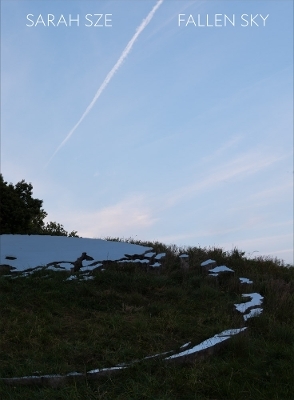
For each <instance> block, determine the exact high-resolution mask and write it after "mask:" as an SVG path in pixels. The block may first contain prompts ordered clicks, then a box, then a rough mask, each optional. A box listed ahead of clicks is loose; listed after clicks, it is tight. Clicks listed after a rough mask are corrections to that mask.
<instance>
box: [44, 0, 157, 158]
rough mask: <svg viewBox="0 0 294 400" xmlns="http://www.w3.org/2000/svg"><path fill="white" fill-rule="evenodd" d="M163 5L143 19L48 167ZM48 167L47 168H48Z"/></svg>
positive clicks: (155, 7)
mask: <svg viewBox="0 0 294 400" xmlns="http://www.w3.org/2000/svg"><path fill="white" fill-rule="evenodd" d="M162 3H163V0H158V1H157V3H156V4H155V6H154V7H153V8H152V10H151V11H150V13H149V14H148V15H147V17H146V18H145V19H143V21H142V22H141V24H140V25H139V27H138V28H137V30H136V33H135V34H134V36H133V37H132V39H131V40H130V41H129V43H128V44H127V46H126V47H125V49H124V50H123V52H122V54H121V56H120V57H119V59H118V60H117V62H116V63H115V65H114V66H113V67H112V69H111V70H110V71H109V72H108V74H107V75H106V78H105V79H104V81H103V82H102V84H101V86H100V87H99V89H98V91H97V93H96V94H95V96H94V98H93V100H92V101H91V103H90V104H89V105H88V107H87V108H86V110H85V112H84V113H83V115H82V116H81V118H80V119H79V120H78V122H77V123H76V124H75V126H74V127H73V128H72V129H71V130H70V132H69V133H68V134H67V136H66V137H65V139H64V140H63V141H62V142H61V143H60V145H59V146H58V147H57V149H56V150H55V152H54V153H53V155H52V156H51V158H50V159H49V161H48V163H47V165H48V164H49V163H50V162H51V161H52V159H53V158H54V156H55V155H56V154H57V153H58V151H59V150H60V149H61V148H62V147H63V146H64V145H65V143H66V142H67V141H68V140H69V139H70V137H71V136H72V134H73V133H74V132H75V130H76V129H77V128H78V126H79V125H80V124H81V122H82V121H83V120H84V118H85V117H86V116H87V114H88V113H89V112H90V110H91V109H92V108H93V106H94V104H95V103H96V101H97V100H98V99H99V97H100V96H101V94H102V93H103V91H104V89H105V88H106V86H107V85H108V84H109V82H110V81H111V79H112V78H113V76H114V74H115V73H116V72H117V71H118V69H119V68H120V67H121V65H122V64H123V62H124V60H125V59H126V57H127V56H128V54H129V53H130V51H131V50H132V47H133V45H134V44H135V42H136V40H137V39H138V37H139V35H140V34H141V33H142V32H143V30H144V29H145V28H146V26H147V25H148V24H149V22H150V21H151V20H152V18H153V16H154V14H155V12H156V11H157V9H158V7H159V6H160V5H161V4H162ZM47 165H46V166H47Z"/></svg>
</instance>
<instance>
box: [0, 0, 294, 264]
mask: <svg viewBox="0 0 294 400" xmlns="http://www.w3.org/2000/svg"><path fill="white" fill-rule="evenodd" d="M156 4H157V1H156V0H152V1H151V0H150V1H149V0H144V1H135V0H128V1H125V0H113V1H112V0H105V1H104V0H101V1H78V0H75V1H69V0H67V1H53V0H51V1H46V0H45V1H44V0H42V1H41V0H39V1H33V0H30V1H26V0H25V1H23V0H21V1H17V0H13V1H8V0H4V1H2V2H1V25H2V26H1V99H2V105H1V171H2V173H3V175H4V178H5V180H7V181H9V182H13V183H14V184H15V183H16V182H18V181H20V180H21V179H25V180H26V181H27V182H31V183H32V184H33V187H34V196H35V197H37V198H40V199H43V201H44V203H43V206H44V209H45V210H46V211H47V212H48V214H49V215H48V220H50V221H57V222H59V223H62V224H63V225H64V227H65V229H66V230H68V231H71V230H77V231H78V233H79V234H80V235H81V236H83V237H95V238H104V237H107V236H112V237H124V238H129V237H133V238H136V239H141V240H160V241H163V242H164V243H167V244H169V243H175V244H177V245H191V246H198V245H200V246H218V247H222V248H224V249H225V250H228V251H229V250H232V249H233V248H234V247H238V248H240V249H242V250H243V251H246V253H247V255H249V254H251V255H252V256H255V255H270V256H273V257H278V258H282V259H284V260H285V261H286V262H288V263H293V72H292V71H293V2H292V1H285V0H284V1H283V0H282V1H281V0H279V1H236V0H231V1H230V0H227V1H219V0H218V1H213V0H208V1H185V0H164V1H163V2H162V4H160V6H159V7H158V9H157V10H156V11H155V12H154V15H153V17H152V19H151V21H150V22H149V24H148V25H147V26H146V27H145V29H144V30H143V31H142V32H141V33H140V35H139V36H138V38H137V40H136V41H135V43H134V44H133V47H132V49H131V51H130V52H129V54H128V55H127V57H126V58H125V60H124V61H123V62H122V64H121V65H120V66H119V68H118V70H117V71H116V73H115V74H114V75H113V76H112V78H111V80H110V81H109V83H108V85H107V86H106V87H105V89H104V90H103V92H102V93H101V95H100V97H99V98H98V100H97V101H96V103H95V104H94V106H93V107H92V109H91V110H90V111H89V113H88V114H87V115H86V116H85V118H84V120H83V121H82V122H81V123H80V125H79V126H78V127H77V129H76V130H75V131H74V132H73V134H72V135H71V136H70V138H69V139H68V140H67V141H66V143H64V145H62V146H61V147H60V145H61V143H62V142H63V141H64V139H65V138H66V137H67V135H68V134H69V132H70V131H71V130H72V128H73V127H74V126H75V124H76V123H77V122H78V120H79V119H80V118H81V116H82V115H83V113H84V112H85V110H86V109H87V107H88V106H89V104H90V103H91V101H92V100H93V98H94V96H95V94H96V93H97V91H98V89H99V87H100V86H101V84H102V83H103V81H104V79H105V78H106V76H107V74H108V73H109V72H110V71H111V70H112V68H113V66H114V65H115V64H116V62H117V61H118V60H119V58H120V57H121V55H122V53H123V51H124V49H125V48H126V46H127V44H128V43H129V41H130V40H131V38H132V37H133V36H134V34H135V32H136V29H137V28H138V27H139V26H140V25H141V23H142V21H143V20H144V18H146V16H147V15H148V14H149V13H150V11H151V10H152V9H153V7H154V6H155V5H156ZM28 14H32V15H33V16H31V17H30V18H31V20H33V23H34V24H35V23H36V22H37V17H38V16H39V15H40V14H41V15H42V18H43V19H44V20H46V19H47V15H48V14H52V15H54V18H55V22H56V21H58V19H59V18H60V16H61V15H63V16H64V18H65V20H66V21H67V26H66V25H65V24H60V25H59V26H52V24H51V25H50V26H44V25H43V24H42V23H39V24H37V25H36V26H26V25H27V24H28V25H30V24H31V22H30V21H29V20H28V19H27V15H28ZM69 14H71V15H72V18H74V17H76V16H77V15H78V16H79V26H77V23H73V25H72V26H69V21H68V20H69ZM87 14H92V15H94V14H103V15H105V14H111V25H112V26H108V27H106V26H104V27H103V26H102V27H94V26H92V27H86V26H85V22H86V20H85V16H86V15H87ZM179 14H184V15H182V16H181V18H182V19H184V20H185V21H186V22H187V20H188V18H189V16H190V15H192V16H193V18H194V21H195V22H196V26H195V25H194V24H192V23H189V24H188V25H187V26H186V24H185V23H181V25H180V26H179V23H178V18H179ZM243 14H246V15H248V16H249V17H248V16H244V19H246V20H248V21H249V20H250V15H251V14H252V15H253V16H255V15H256V14H258V16H257V17H256V18H255V20H254V21H255V22H256V23H257V24H258V26H256V25H255V24H254V23H253V26H249V25H248V26H241V23H242V22H243V24H244V25H245V22H244V19H243V20H242V19H241V16H242V15H243ZM216 15H217V16H216ZM225 15H226V16H228V17H229V18H230V19H231V20H232V19H233V18H235V24H234V25H233V24H230V23H227V25H226V26H224V19H225V17H224V16H225ZM260 15H262V16H263V17H266V16H267V15H268V17H267V19H266V21H265V23H264V26H263V20H262V18H261V17H260ZM198 16H199V18H200V22H201V24H203V25H205V24H206V25H207V22H205V21H207V18H208V25H209V24H210V25H213V24H214V25H217V24H218V25H220V26H210V27H209V26H199V23H198V19H197V18H198ZM215 18H217V19H218V21H220V22H218V23H215ZM91 19H92V20H93V22H96V21H95V19H94V17H92V18H91ZM101 21H102V18H101ZM190 21H191V19H190ZM52 157H53V158H52ZM253 252H254V253H253Z"/></svg>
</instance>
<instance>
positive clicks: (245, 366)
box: [0, 239, 294, 400]
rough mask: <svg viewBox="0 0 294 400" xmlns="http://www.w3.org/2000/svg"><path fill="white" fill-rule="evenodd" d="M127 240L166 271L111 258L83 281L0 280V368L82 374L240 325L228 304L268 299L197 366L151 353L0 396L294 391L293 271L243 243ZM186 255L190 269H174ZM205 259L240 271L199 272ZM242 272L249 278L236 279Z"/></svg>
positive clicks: (291, 394)
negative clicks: (114, 370) (155, 255)
mask: <svg viewBox="0 0 294 400" xmlns="http://www.w3.org/2000/svg"><path fill="white" fill-rule="evenodd" d="M117 240H119V239H117ZM120 240H121V239H120ZM131 240H132V239H128V241H131ZM132 242H133V243H136V244H141V245H148V246H151V247H153V248H154V249H155V250H156V251H157V252H166V261H165V265H164V269H163V270H162V272H161V274H159V275H158V274H154V273H152V272H150V273H145V272H144V271H142V270H140V268H138V267H136V266H134V265H132V264H128V265H124V266H121V265H116V264H112V265H110V266H109V267H108V268H107V269H106V270H105V271H104V272H101V271H98V272H95V273H94V279H93V280H90V281H84V282H83V281H82V280H76V281H66V277H67V275H66V273H63V272H53V271H49V272H48V271H47V272H45V271H42V270H41V271H36V272H35V273H33V274H32V275H30V276H27V277H18V278H16V279H10V278H7V277H0V301H1V305H2V306H1V318H0V332H1V335H0V376H1V377H5V378H6V377H14V376H25V375H31V374H35V373H38V374H66V373H69V372H73V371H77V372H86V371H89V370H91V369H94V368H105V367H111V366H114V365H116V364H119V363H130V362H132V361H134V360H141V359H143V358H144V357H147V356H150V355H154V354H157V353H161V352H165V351H169V350H173V349H179V348H180V346H182V345H183V344H184V343H187V342H192V344H197V343H200V342H201V341H203V340H205V339H207V338H209V337H211V336H213V335H215V334H217V333H219V332H221V331H222V330H225V329H229V328H235V327H240V326H242V325H244V321H243V318H242V315H240V314H239V313H238V312H237V311H235V308H234V303H239V302H242V301H244V299H242V297H241V294H242V293H246V292H247V293H250V292H258V293H260V294H261V295H263V296H264V304H263V308H264V311H263V313H262V314H261V316H260V317H257V318H252V319H250V320H248V321H247V322H246V326H248V332H247V334H246V335H242V336H236V337H234V338H232V339H231V340H230V341H229V342H228V344H227V347H226V348H225V349H223V350H221V351H220V352H219V353H218V354H215V355H214V356H213V357H210V358H207V359H204V360H197V359H196V361H195V362H193V364H192V365H191V364H190V365H185V364H184V365H176V364H171V363H166V362H164V361H163V360H160V359H156V360H155V359H148V360H144V361H142V362H137V363H135V364H132V366H131V367H129V368H127V369H125V370H122V371H121V372H120V373H118V374H116V375H112V376H108V377H101V378H100V379H99V380H98V381H93V380H87V379H85V381H84V382H76V383H75V384H68V385H65V386H63V387H60V388H58V389H53V388H50V387H20V386H7V385H5V384H4V383H3V382H0V398H1V399H4V400H5V399H136V400H137V399H200V400H201V399H211V400H212V399H246V400H248V399H254V400H255V399H267V400H268V399H289V400H290V399H293V398H294V379H293V377H294V376H293V365H294V319H293V315H294V294H293V293H294V268H289V266H284V265H283V264H282V263H281V262H280V261H278V260H275V259H270V258H261V257H259V258H255V259H250V258H246V256H245V254H244V253H243V252H242V251H239V250H238V249H234V250H233V251H231V252H225V251H223V250H222V249H218V248H208V249H201V248H198V247H187V248H178V247H177V246H166V245H164V244H161V243H157V242H155V243H153V242H142V241H132ZM183 252H185V253H187V254H188V255H189V263H190V269H189V271H182V270H181V269H180V262H179V258H178V255H179V254H181V253H183ZM207 258H212V259H215V260H216V261H217V263H218V265H227V266H228V267H230V268H232V269H234V271H235V274H230V275H223V276H220V277H219V278H216V279H214V278H212V277H206V276H205V275H204V274H203V272H202V271H201V268H200V264H201V262H202V261H205V260H206V259H207ZM239 276H242V277H247V278H250V279H252V280H253V282H254V283H253V285H241V284H240V281H239V279H238V278H239Z"/></svg>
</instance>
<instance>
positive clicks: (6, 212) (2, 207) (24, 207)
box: [0, 174, 77, 237]
mask: <svg viewBox="0 0 294 400" xmlns="http://www.w3.org/2000/svg"><path fill="white" fill-rule="evenodd" d="M32 195H33V186H32V184H31V183H27V182H25V180H24V179H23V180H21V181H20V182H18V183H17V184H16V185H15V186H13V184H12V183H10V184H8V183H7V182H5V181H4V179H3V176H2V174H0V234H4V233H10V234H39V235H42V234H43V235H44V234H45V235H46V234H48V235H57V236H76V237H77V232H76V231H72V232H70V233H68V232H67V231H66V230H65V229H64V227H63V225H61V224H58V223H57V222H49V223H47V224H46V225H45V223H44V219H45V218H46V217H47V215H48V214H47V213H46V211H44V210H43V208H42V205H43V200H40V199H34V198H33V197H32Z"/></svg>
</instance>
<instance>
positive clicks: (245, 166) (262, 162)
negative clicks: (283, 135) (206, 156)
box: [166, 152, 284, 206]
mask: <svg viewBox="0 0 294 400" xmlns="http://www.w3.org/2000/svg"><path fill="white" fill-rule="evenodd" d="M283 158H284V156H276V155H264V154H262V153H259V152H248V153H246V154H242V155H239V156H238V157H235V158H234V159H232V160H230V161H229V162H227V163H225V164H223V165H221V166H219V165H217V166H216V167H215V168H214V169H213V170H212V171H211V172H209V173H208V174H207V175H206V176H205V177H204V178H202V179H200V180H199V181H197V182H196V183H192V184H190V185H187V186H184V187H181V188H178V189H177V190H176V191H174V192H173V193H171V194H170V195H169V196H168V200H167V203H166V204H167V206H174V205H175V204H177V203H179V202H180V201H182V200H183V199H185V198H187V197H191V196H195V195H196V194H198V193H200V192H203V191H204V190H209V189H211V188H214V187H215V186H216V185H218V184H220V183H223V182H229V181H230V180H233V179H241V178H243V177H245V176H248V175H252V174H255V173H257V172H259V171H261V170H263V169H265V168H267V167H270V166H271V165H272V164H274V163H276V162H278V161H279V160H281V159H283Z"/></svg>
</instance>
